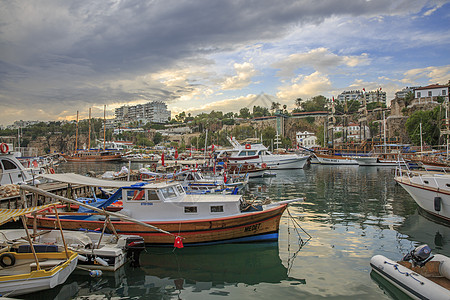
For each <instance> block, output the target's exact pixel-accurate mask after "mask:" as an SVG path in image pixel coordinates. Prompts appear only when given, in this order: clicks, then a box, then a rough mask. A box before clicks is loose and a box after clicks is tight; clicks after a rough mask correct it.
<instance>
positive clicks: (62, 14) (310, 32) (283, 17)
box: [0, 0, 450, 122]
mask: <svg viewBox="0 0 450 300" xmlns="http://www.w3.org/2000/svg"><path fill="white" fill-rule="evenodd" d="M446 3H447V1H443V0H442V1H441V0H398V1H391V0H377V1H365V0H356V1H355V0H341V1H326V2H323V1H293V0H280V1H277V2H274V1H270V0H261V1H257V2H252V1H242V0H236V1H199V0H197V1H196V0H194V1H185V0H176V1H175V0H167V1H161V0H155V1H112V0H111V1H108V0H106V1H59V0H46V1H40V0H36V1H19V2H17V1H3V2H2V3H1V9H0V20H1V22H0V100H1V103H2V107H8V109H10V110H8V112H9V113H8V114H6V113H5V112H6V110H3V111H2V112H0V118H1V119H2V122H12V121H14V120H16V119H25V120H26V119H35V118H37V117H39V118H40V119H42V120H51V119H54V118H64V116H68V115H73V113H71V112H70V111H71V110H76V109H79V110H87V108H86V107H88V106H89V107H90V106H95V105H97V106H100V107H101V106H102V105H103V104H108V105H110V106H112V105H120V104H126V103H131V102H133V103H135V102H136V101H147V100H164V101H168V102H171V103H173V104H174V105H175V104H178V101H180V106H181V104H183V103H181V102H188V101H192V100H196V101H201V100H202V99H203V102H211V101H214V100H215V99H214V98H213V97H215V96H217V95H219V93H220V92H221V91H219V89H220V88H221V87H222V88H223V93H230V94H231V93H233V91H236V90H239V89H242V88H244V87H249V88H250V87H253V86H256V87H257V88H258V91H257V92H256V93H258V92H260V91H261V90H262V89H264V90H266V89H271V92H272V93H275V91H276V90H277V88H278V87H277V86H276V84H275V82H276V78H274V77H273V74H269V75H267V74H268V73H270V72H272V71H273V70H272V69H270V68H269V67H267V66H268V65H270V64H271V63H272V62H273V63H274V66H276V67H277V68H279V69H280V72H279V74H278V75H280V76H281V75H283V76H286V75H288V74H291V75H289V76H297V75H298V74H295V75H292V74H294V72H295V71H296V70H299V69H302V72H303V73H302V74H311V73H314V72H316V71H317V72H319V73H320V74H321V76H322V77H323V78H328V80H330V81H331V80H332V78H331V74H329V75H325V74H326V73H327V72H328V71H330V70H334V69H339V71H340V72H341V73H343V72H344V71H346V70H347V69H346V68H358V67H359V66H366V65H367V64H369V63H371V62H372V61H374V59H376V54H374V51H375V50H378V51H380V49H381V50H383V51H385V50H386V49H389V48H390V47H391V46H395V49H397V50H398V49H405V48H406V49H407V48H408V47H409V48H413V47H417V44H420V43H419V42H414V41H417V40H419V39H420V40H421V42H422V43H424V42H426V44H427V45H429V46H430V47H431V46H435V45H438V46H442V48H445V50H446V49H448V47H446V46H447V45H448V39H449V37H450V34H449V33H448V30H447V28H446V27H445V28H444V29H440V30H437V29H434V30H426V29H421V27H416V28H413V29H411V28H412V26H413V25H414V23H415V22H417V20H414V22H412V21H409V22H407V20H410V19H411V16H416V17H417V18H418V19H421V18H423V19H426V17H427V16H428V15H429V14H431V13H433V15H432V17H433V18H434V17H438V16H440V15H441V10H444V8H446V7H447V5H446ZM390 17H391V18H390ZM387 22H391V23H387ZM442 23H443V22H442ZM403 24H405V25H403ZM436 24H437V23H435V24H433V25H436ZM439 24H440V23H439ZM441 26H442V25H441ZM434 27H435V26H434ZM391 29H392V30H391ZM380 41H381V42H380ZM336 49H339V50H336ZM382 55H386V54H385V53H383V54H382ZM285 57H287V58H285ZM436 57H438V55H436ZM220 58H224V60H223V61H222V60H220ZM230 62H242V63H237V64H235V65H234V70H235V72H236V73H235V74H233V75H231V76H229V77H228V78H226V79H225V80H223V78H224V74H226V71H227V69H228V67H229V65H230ZM250 65H251V66H250ZM305 66H306V67H307V68H312V69H313V70H311V69H307V70H306V71H304V70H303V69H304V68H305ZM265 68H266V69H265ZM341 69H344V71H342V70H341ZM205 70H206V71H205ZM256 75H258V76H259V75H261V76H259V77H258V82H261V83H260V84H259V83H258V84H257V83H255V82H253V83H252V78H254V77H255V76H256ZM264 76H266V77H264ZM326 76H328V77H326ZM348 76H350V75H348ZM433 76H437V75H433ZM263 77H264V80H265V81H262V79H261V81H260V78H263ZM306 77H308V76H305V77H299V78H303V79H304V78H306ZM285 79H286V80H289V79H290V78H285ZM296 84H299V83H296ZM266 87H267V88H266ZM286 88H287V87H282V88H280V92H281V91H283V90H284V89H286ZM249 93H252V91H250V92H249ZM253 93H254V92H253ZM256 93H255V94H256ZM230 94H227V95H224V97H226V98H229V99H231V98H233V99H234V98H235V99H238V98H239V96H238V95H236V94H231V95H230ZM39 109H40V110H41V111H42V112H43V113H42V114H36V113H34V112H35V111H38V110H39ZM14 112H15V113H14Z"/></svg>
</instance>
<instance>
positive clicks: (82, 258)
mask: <svg viewBox="0 0 450 300" xmlns="http://www.w3.org/2000/svg"><path fill="white" fill-rule="evenodd" d="M78 260H81V261H88V259H87V257H86V256H83V255H80V254H78Z"/></svg>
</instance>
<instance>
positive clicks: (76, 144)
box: [75, 110, 78, 153]
mask: <svg viewBox="0 0 450 300" xmlns="http://www.w3.org/2000/svg"><path fill="white" fill-rule="evenodd" d="M75 132H76V133H75V153H77V151H78V110H77V130H76V131H75Z"/></svg>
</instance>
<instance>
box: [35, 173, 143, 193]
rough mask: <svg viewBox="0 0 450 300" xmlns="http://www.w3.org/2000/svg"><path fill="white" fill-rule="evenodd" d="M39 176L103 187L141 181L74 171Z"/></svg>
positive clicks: (122, 185)
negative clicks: (84, 174) (108, 177)
mask: <svg viewBox="0 0 450 300" xmlns="http://www.w3.org/2000/svg"><path fill="white" fill-rule="evenodd" d="M41 177H43V178H46V179H49V180H53V181H59V182H65V183H71V184H79V185H88V186H96V187H104V188H117V189H118V188H122V187H127V186H130V185H133V184H137V183H139V182H142V181H120V180H105V179H99V178H94V177H87V176H83V175H79V174H75V173H64V174H44V175H41Z"/></svg>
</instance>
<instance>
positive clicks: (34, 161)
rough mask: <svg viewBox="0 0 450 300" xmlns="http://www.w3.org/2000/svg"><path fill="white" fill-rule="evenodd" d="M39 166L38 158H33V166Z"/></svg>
mask: <svg viewBox="0 0 450 300" xmlns="http://www.w3.org/2000/svg"><path fill="white" fill-rule="evenodd" d="M37 166H38V162H37V160H33V167H35V168H37Z"/></svg>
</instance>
